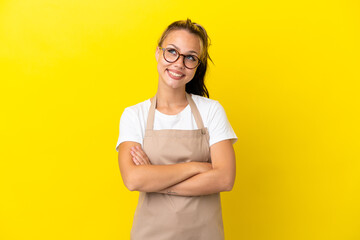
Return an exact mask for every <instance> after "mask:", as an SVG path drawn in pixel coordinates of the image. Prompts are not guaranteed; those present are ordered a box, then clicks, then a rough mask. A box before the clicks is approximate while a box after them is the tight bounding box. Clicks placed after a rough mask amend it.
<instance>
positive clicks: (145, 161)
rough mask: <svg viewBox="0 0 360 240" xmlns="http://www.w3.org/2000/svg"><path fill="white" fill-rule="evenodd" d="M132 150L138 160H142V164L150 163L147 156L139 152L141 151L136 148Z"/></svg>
mask: <svg viewBox="0 0 360 240" xmlns="http://www.w3.org/2000/svg"><path fill="white" fill-rule="evenodd" d="M132 152H133V154H134V156H135V157H136V159H137V160H138V161H140V162H142V163H143V164H150V161H149V160H148V157H147V156H146V155H145V156H144V155H143V154H141V152H140V151H139V150H138V149H135V150H133V151H132Z"/></svg>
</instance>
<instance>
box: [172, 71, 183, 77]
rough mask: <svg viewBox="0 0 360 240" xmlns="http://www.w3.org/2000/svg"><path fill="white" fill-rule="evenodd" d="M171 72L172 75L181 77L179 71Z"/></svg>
mask: <svg viewBox="0 0 360 240" xmlns="http://www.w3.org/2000/svg"><path fill="white" fill-rule="evenodd" d="M169 73H170V74H171V75H173V76H175V77H181V74H177V73H174V72H171V71H169Z"/></svg>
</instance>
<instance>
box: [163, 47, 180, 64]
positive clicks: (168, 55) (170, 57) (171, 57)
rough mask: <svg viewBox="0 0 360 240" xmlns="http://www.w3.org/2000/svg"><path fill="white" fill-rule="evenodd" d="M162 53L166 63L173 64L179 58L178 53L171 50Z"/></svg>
mask: <svg viewBox="0 0 360 240" xmlns="http://www.w3.org/2000/svg"><path fill="white" fill-rule="evenodd" d="M164 53H165V55H164V57H165V60H166V61H168V62H175V61H176V60H177V59H178V57H179V53H178V52H177V51H176V50H175V49H172V48H168V49H166V50H165V52H164Z"/></svg>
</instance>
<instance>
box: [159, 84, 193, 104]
mask: <svg viewBox="0 0 360 240" xmlns="http://www.w3.org/2000/svg"><path fill="white" fill-rule="evenodd" d="M156 98H157V101H156V102H157V103H156V105H157V106H158V107H172V106H179V105H185V104H187V99H186V91H185V86H184V87H183V88H178V89H173V88H169V89H163V88H161V87H160V86H159V87H158V90H157V93H156Z"/></svg>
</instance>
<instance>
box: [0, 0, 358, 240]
mask: <svg viewBox="0 0 360 240" xmlns="http://www.w3.org/2000/svg"><path fill="white" fill-rule="evenodd" d="M187 17H189V18H191V19H192V20H193V21H195V22H198V23H200V24H202V25H203V26H204V27H205V28H206V29H207V31H208V33H209V35H210V37H211V40H212V45H211V47H210V56H211V57H212V58H213V60H214V63H215V65H213V64H210V67H209V73H208V75H207V80H206V82H207V86H208V88H209V91H210V97H211V98H212V99H216V100H218V101H219V102H220V103H221V104H222V105H223V107H224V108H225V110H226V113H227V116H228V118H229V120H230V123H231V124H232V126H233V128H234V130H235V132H236V134H237V136H238V138H239V140H238V142H237V143H236V144H235V145H234V147H235V151H236V157H237V177H236V183H235V187H234V189H233V191H231V192H226V193H222V203H223V205H222V206H223V216H224V225H225V234H226V239H228V240H231V239H246V240H249V239H252V240H257V239H259V240H260V239H261V240H268V239H269V240H270V239H271V240H289V239H291V240H297V239H299V240H300V239H309V240H310V239H311V240H312V239H314V240H315V239H316V240H319V239H327V240H335V239H336V240H357V239H360V230H359V229H360V162H359V159H360V154H359V148H360V147H359V146H360V141H359V135H360V131H359V122H360V119H359V104H360V101H359V90H360V89H359V80H360V71H359V66H360V60H359V56H360V47H359V43H360V34H359V32H360V3H359V1H355V0H353V1H344V0H333V1H331V0H330V1H329V0H327V1H325V0H321V1H312V0H303V1H285V0H284V1H280V0H277V1H235V0H234V1H228V0H224V1H210V2H209V1H189V0H184V1H171V2H170V1H165V0H157V1H144V0H143V1H116V0H105V1H85V0H82V1H70V0H63V1H60V0H53V1H45V0H37V1H35V0H33V1H29V0H28V1H25V0H23V1H15V0H8V1H6V0H2V1H0V68H1V71H0V81H1V85H0V104H1V109H0V111H1V120H0V121H1V122H0V133H1V144H0V149H1V150H0V159H1V161H0V194H1V195H0V239H4V240H12V239H36V240H40V239H97V240H98V239H129V232H130V228H131V223H132V218H133V213H134V211H135V207H136V203H137V196H138V193H137V192H130V191H128V190H127V189H126V188H125V187H124V185H123V183H122V180H121V176H120V172H119V169H118V163H117V152H116V151H115V145H116V142H117V138H118V131H119V128H118V127H119V120H120V116H121V114H122V111H123V109H124V108H125V107H127V106H130V105H133V104H136V103H138V102H140V101H144V100H146V99H147V98H150V97H152V96H153V95H154V94H155V91H156V87H157V70H156V61H155V47H156V43H157V40H158V38H159V37H160V34H161V33H162V31H163V30H164V29H165V27H166V26H167V25H168V24H170V23H171V22H173V21H175V20H179V19H186V18H187Z"/></svg>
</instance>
